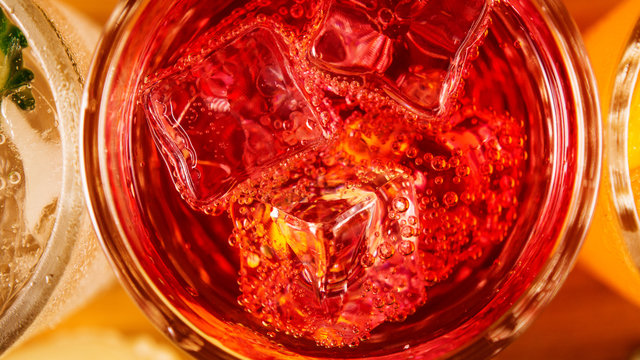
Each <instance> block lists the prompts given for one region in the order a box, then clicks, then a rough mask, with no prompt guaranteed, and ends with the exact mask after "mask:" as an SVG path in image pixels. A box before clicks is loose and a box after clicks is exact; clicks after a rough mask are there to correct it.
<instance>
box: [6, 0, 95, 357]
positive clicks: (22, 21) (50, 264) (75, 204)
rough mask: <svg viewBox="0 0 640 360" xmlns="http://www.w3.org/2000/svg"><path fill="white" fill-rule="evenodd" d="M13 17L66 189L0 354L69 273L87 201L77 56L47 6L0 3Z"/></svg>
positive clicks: (9, 319)
mask: <svg viewBox="0 0 640 360" xmlns="http://www.w3.org/2000/svg"><path fill="white" fill-rule="evenodd" d="M0 6H1V7H2V8H3V9H7V10H6V13H7V16H8V17H9V18H11V20H12V21H13V22H14V23H15V24H16V26H18V27H19V28H20V29H21V30H22V32H23V33H24V34H25V36H26V38H27V39H28V42H29V49H30V51H32V52H33V54H34V56H35V58H36V59H37V61H38V64H39V65H40V66H41V67H42V70H43V73H44V74H45V76H46V77H47V82H48V83H49V84H53V83H55V84H65V86H51V85H50V89H51V92H52V94H53V98H54V102H55V111H56V113H57V121H58V130H59V133H60V142H61V148H62V184H61V188H60V195H59V198H58V205H57V209H56V212H55V225H54V228H53V230H52V233H51V235H50V237H49V238H48V239H47V242H46V244H45V245H44V248H43V251H42V253H41V255H40V258H39V259H38V261H37V262H36V264H35V265H34V268H33V269H32V271H31V274H30V276H29V278H28V279H27V280H26V282H25V283H24V285H23V286H22V287H21V288H20V289H19V290H18V292H17V294H16V295H15V297H14V298H13V299H12V300H10V304H9V306H8V307H7V308H6V309H5V311H4V312H3V313H2V314H0V329H2V331H1V332H0V354H2V353H3V352H4V351H6V350H7V349H8V348H9V347H10V346H11V345H13V344H14V343H16V342H17V341H18V339H19V338H20V337H21V336H22V335H23V334H25V333H26V332H27V330H28V329H29V326H30V325H31V324H32V323H33V322H34V321H35V320H36V319H37V318H38V316H39V315H40V313H41V312H42V310H43V309H44V308H45V306H46V305H47V304H48V303H49V299H50V297H51V296H52V294H53V293H54V290H55V288H56V287H57V284H58V282H59V281H60V279H61V278H62V277H63V274H64V273H65V270H66V267H67V264H68V263H69V260H70V258H71V252H72V250H73V248H74V246H75V243H76V239H77V237H78V234H79V233H80V231H81V223H82V221H83V216H86V215H83V212H84V210H85V205H84V198H83V193H82V188H81V184H80V174H79V171H78V169H77V164H78V161H79V156H78V154H77V144H78V139H77V132H78V127H77V125H76V124H75V123H76V120H75V119H77V118H78V116H79V114H78V109H79V108H80V107H79V105H80V104H79V102H80V96H81V94H82V86H83V83H84V79H83V77H82V75H81V74H80V71H79V70H78V68H77V63H76V60H75V59H74V58H73V55H72V54H73V52H72V51H70V49H69V47H68V45H67V44H66V43H65V41H64V40H63V38H62V37H61V35H60V33H59V31H58V29H57V28H56V27H55V25H54V22H53V21H52V20H51V18H49V15H48V14H47V10H46V8H47V7H45V6H42V5H41V4H39V3H38V4H36V3H35V2H34V1H25V0H1V1H0Z"/></svg>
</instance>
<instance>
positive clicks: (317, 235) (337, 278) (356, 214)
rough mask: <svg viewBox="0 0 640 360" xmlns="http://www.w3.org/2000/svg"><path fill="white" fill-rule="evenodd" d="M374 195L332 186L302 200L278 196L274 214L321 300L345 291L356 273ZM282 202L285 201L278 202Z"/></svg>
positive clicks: (288, 243)
mask: <svg viewBox="0 0 640 360" xmlns="http://www.w3.org/2000/svg"><path fill="white" fill-rule="evenodd" d="M376 200H377V199H376V195H375V193H373V192H370V191H363V190H358V189H344V188H340V189H329V190H328V191H322V193H321V194H318V195H317V196H309V197H307V198H305V199H304V201H301V202H290V201H288V200H284V199H283V197H278V198H276V199H274V203H275V205H274V206H275V207H274V208H273V210H272V212H271V214H270V215H271V218H272V219H273V221H274V222H275V223H276V225H277V227H278V231H279V232H280V234H281V235H282V236H283V237H284V238H285V239H286V241H287V245H289V248H290V249H291V250H292V251H293V253H294V254H295V255H296V256H297V258H298V259H299V260H300V262H301V263H302V264H303V266H304V276H305V278H306V279H307V281H309V282H310V283H311V284H312V286H313V287H314V290H315V292H316V294H317V296H318V298H319V299H320V300H323V299H325V298H327V297H328V296H331V294H333V293H341V292H344V290H345V289H346V288H347V280H348V278H349V276H350V275H353V273H354V269H356V268H357V266H355V265H356V264H357V261H358V251H359V250H360V249H361V248H362V246H366V245H367V244H365V243H364V239H365V238H366V237H367V235H371V234H368V231H369V230H370V229H371V223H372V221H375V220H374V216H375V215H377V214H378V213H379V211H376V209H375V207H376V206H377V205H379V204H377V201H376ZM278 202H282V204H278Z"/></svg>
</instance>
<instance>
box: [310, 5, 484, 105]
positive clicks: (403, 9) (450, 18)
mask: <svg viewBox="0 0 640 360" xmlns="http://www.w3.org/2000/svg"><path fill="white" fill-rule="evenodd" d="M492 3H493V0H472V1H468V0H429V1H409V0H403V1H390V0H386V1H384V0H381V1H359V0H337V1H334V2H333V3H332V4H331V6H330V7H329V10H328V13H327V15H326V19H325V21H324V22H323V25H322V27H321V28H320V30H319V31H318V32H317V33H316V35H315V39H314V40H313V45H312V47H311V49H310V52H309V56H310V59H311V61H312V62H313V63H315V64H316V65H317V66H319V67H321V68H324V69H325V70H328V71H331V72H335V73H339V74H346V75H354V76H363V77H365V78H366V79H367V80H368V81H375V82H379V83H380V84H381V85H382V86H383V88H384V89H385V91H386V92H387V93H388V94H389V95H390V96H392V97H394V98H396V99H397V100H399V101H400V102H401V103H403V104H407V105H409V106H410V107H411V108H413V109H414V110H416V111H418V112H419V113H421V114H422V115H427V116H434V115H438V114H441V113H443V112H445V111H446V110H447V108H448V106H449V105H450V103H451V102H452V101H453V99H454V98H455V94H456V92H457V90H458V86H459V84H460V83H461V81H460V80H461V77H462V75H463V73H464V70H465V68H466V66H467V64H468V62H469V61H468V58H469V57H471V56H473V53H474V50H475V47H476V46H477V43H478V42H479V41H480V40H481V38H482V36H483V34H484V32H485V30H486V28H487V26H488V23H489V19H488V10H489V9H490V7H491V6H492Z"/></svg>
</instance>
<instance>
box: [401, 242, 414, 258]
mask: <svg viewBox="0 0 640 360" xmlns="http://www.w3.org/2000/svg"><path fill="white" fill-rule="evenodd" d="M414 250H415V245H413V242H412V241H409V240H403V241H402V242H400V245H399V246H398V251H400V254H402V255H404V256H407V255H411V253H413V251H414Z"/></svg>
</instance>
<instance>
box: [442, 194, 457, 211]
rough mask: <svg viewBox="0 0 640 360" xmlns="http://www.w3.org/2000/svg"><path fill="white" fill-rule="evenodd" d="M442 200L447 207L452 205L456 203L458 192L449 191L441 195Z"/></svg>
mask: <svg viewBox="0 0 640 360" xmlns="http://www.w3.org/2000/svg"><path fill="white" fill-rule="evenodd" d="M442 202H444V204H445V205H446V206H448V207H451V206H454V205H456V204H457V203H458V194H456V193H455V192H453V191H449V192H447V193H446V194H444V196H443V197H442Z"/></svg>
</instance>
